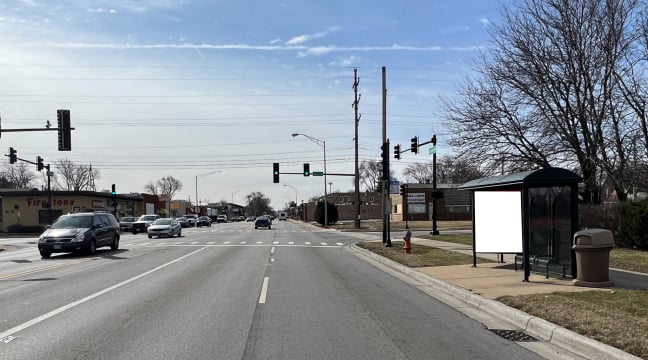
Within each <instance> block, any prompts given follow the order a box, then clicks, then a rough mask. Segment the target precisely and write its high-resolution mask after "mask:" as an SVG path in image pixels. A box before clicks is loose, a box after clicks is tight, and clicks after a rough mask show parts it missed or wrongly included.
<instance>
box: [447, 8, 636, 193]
mask: <svg viewBox="0 0 648 360" xmlns="http://www.w3.org/2000/svg"><path fill="white" fill-rule="evenodd" d="M517 4H518V5H508V6H507V7H504V8H503V22H502V24H501V25H495V26H494V27H493V28H492V35H493V36H492V39H493V43H494V46H493V47H492V48H491V49H492V50H491V51H490V52H488V53H486V54H484V56H483V57H482V58H481V59H480V60H478V63H477V67H478V70H479V76H478V77H477V78H474V79H468V80H467V81H466V82H465V83H464V84H463V85H462V89H461V94H460V96H459V98H458V99H456V100H449V99H445V102H444V104H445V107H446V110H447V114H448V116H447V117H448V120H449V127H450V130H451V140H450V143H451V145H454V146H456V147H457V148H458V149H459V152H460V155H461V156H463V157H464V158H466V159H473V160H478V161H480V163H481V164H482V170H484V171H486V172H487V173H495V172H496V171H497V167H498V164H502V162H503V163H504V164H505V166H506V168H507V170H522V169H525V170H528V169H533V168H543V167H550V166H556V165H560V166H565V167H569V168H574V169H575V170H577V171H579V172H580V173H581V174H582V176H583V178H584V182H585V189H584V192H583V197H584V199H585V201H587V202H598V201H599V200H600V198H599V191H598V187H599V186H600V183H599V180H598V179H600V178H601V174H602V173H605V174H606V175H607V178H608V179H609V180H611V181H612V183H613V185H614V186H615V188H617V189H618V190H617V192H618V193H623V190H622V189H623V187H624V186H623V180H622V179H623V177H622V176H619V173H623V172H624V171H625V167H626V165H627V151H628V146H627V145H628V143H629V141H628V140H629V138H628V135H629V134H630V133H629V130H630V129H631V128H632V127H631V126H630V125H629V124H631V123H632V122H633V121H635V119H634V117H633V116H629V112H628V108H627V106H626V105H625V104H623V103H622V102H621V101H620V99H621V97H620V96H619V86H618V84H619V80H618V76H616V74H621V73H622V72H621V70H622V69H626V68H627V67H628V66H631V64H632V61H631V60H629V59H631V58H632V57H633V54H632V49H633V44H634V42H635V39H636V36H635V33H636V30H634V29H633V28H632V26H631V23H630V20H631V19H632V18H633V16H634V17H636V16H637V10H638V5H637V4H638V1H637V0H569V1H568V0H523V1H521V2H518V3H517ZM627 74H628V72H627V71H626V72H625V75H627ZM620 199H621V200H623V194H621V196H620Z"/></svg>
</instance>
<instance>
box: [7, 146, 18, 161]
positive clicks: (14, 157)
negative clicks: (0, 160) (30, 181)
mask: <svg viewBox="0 0 648 360" xmlns="http://www.w3.org/2000/svg"><path fill="white" fill-rule="evenodd" d="M16 153H17V151H16V149H14V148H13V147H10V148H9V163H10V164H15V163H16V161H18V156H17V155H16Z"/></svg>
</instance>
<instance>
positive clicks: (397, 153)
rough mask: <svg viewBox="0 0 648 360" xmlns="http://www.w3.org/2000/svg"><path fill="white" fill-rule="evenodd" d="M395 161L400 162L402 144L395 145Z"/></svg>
mask: <svg viewBox="0 0 648 360" xmlns="http://www.w3.org/2000/svg"><path fill="white" fill-rule="evenodd" d="M394 159H396V160H400V144H398V145H394Z"/></svg>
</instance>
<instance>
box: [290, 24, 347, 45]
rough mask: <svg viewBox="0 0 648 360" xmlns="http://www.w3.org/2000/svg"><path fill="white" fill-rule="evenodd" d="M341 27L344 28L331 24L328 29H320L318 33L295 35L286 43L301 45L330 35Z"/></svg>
mask: <svg viewBox="0 0 648 360" xmlns="http://www.w3.org/2000/svg"><path fill="white" fill-rule="evenodd" d="M341 29H342V28H341V27H339V26H331V27H329V28H328V29H326V30H324V31H320V32H318V33H314V34H303V35H298V36H295V37H293V38H292V39H290V40H288V41H286V45H301V44H303V43H305V42H307V41H309V40H312V39H318V38H323V37H325V36H326V35H328V34H330V33H332V32H335V31H339V30H341Z"/></svg>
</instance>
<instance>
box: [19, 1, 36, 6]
mask: <svg viewBox="0 0 648 360" xmlns="http://www.w3.org/2000/svg"><path fill="white" fill-rule="evenodd" d="M20 2H21V3H23V4H25V5H29V6H38V4H36V2H35V1H32V0H20Z"/></svg>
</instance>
